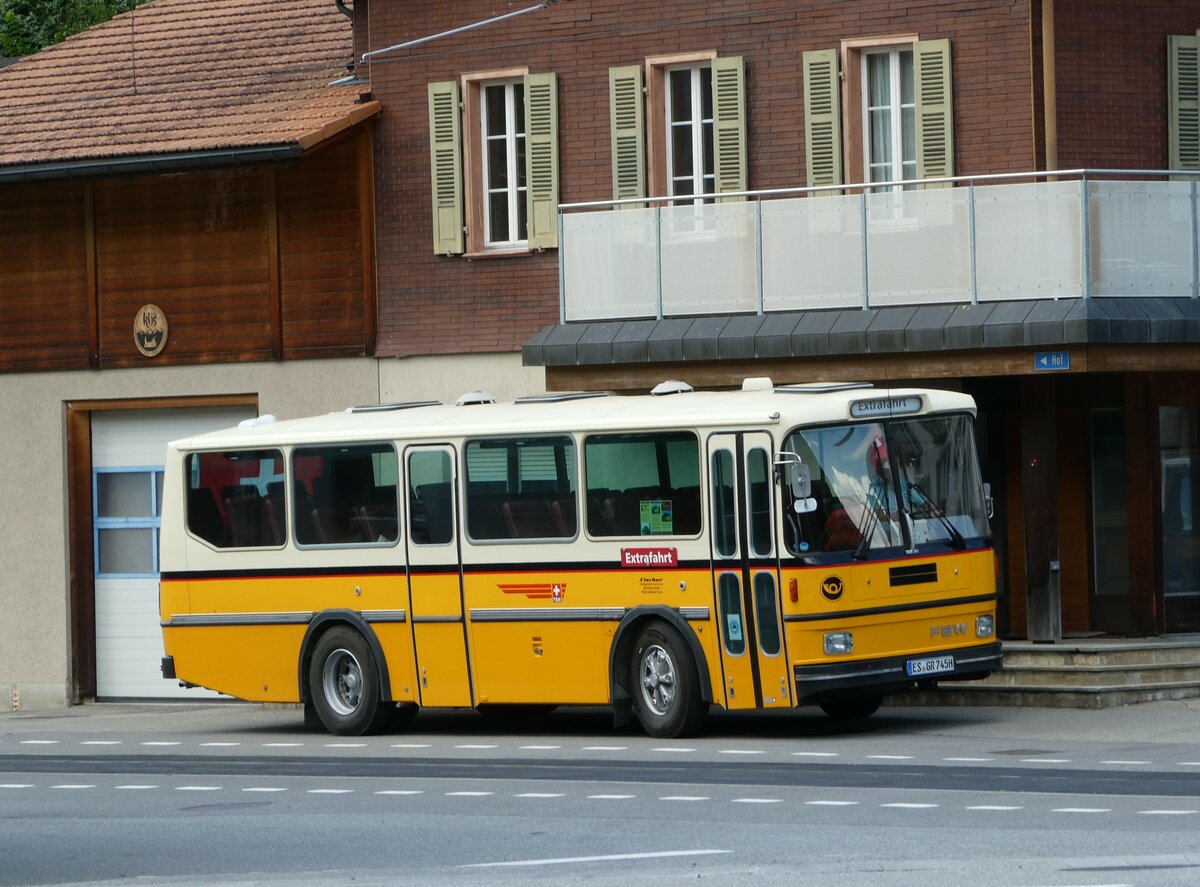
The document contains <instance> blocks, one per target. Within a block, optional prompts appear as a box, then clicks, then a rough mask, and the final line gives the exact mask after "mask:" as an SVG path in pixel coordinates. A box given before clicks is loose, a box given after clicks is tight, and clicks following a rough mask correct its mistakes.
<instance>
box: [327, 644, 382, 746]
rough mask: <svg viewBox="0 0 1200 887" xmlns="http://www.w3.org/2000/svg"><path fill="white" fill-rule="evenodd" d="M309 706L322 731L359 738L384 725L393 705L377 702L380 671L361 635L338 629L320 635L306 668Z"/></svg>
mask: <svg viewBox="0 0 1200 887" xmlns="http://www.w3.org/2000/svg"><path fill="white" fill-rule="evenodd" d="M308 687H309V693H310V696H311V698H312V706H313V709H314V710H315V712H316V715H317V717H318V718H319V719H320V721H321V723H322V724H323V725H324V727H325V729H326V730H328V731H329V732H330V733H333V734H335V735H337V736H362V735H363V734H365V733H373V732H375V731H377V730H379V729H380V728H382V727H384V726H386V725H387V721H388V720H389V718H390V716H391V713H392V709H394V708H395V705H394V703H391V702H383V703H381V702H380V694H379V671H378V669H377V668H376V665H375V657H374V655H372V653H371V648H370V647H369V646H368V645H367V642H366V641H365V640H364V639H363V636H362V635H360V634H359V633H358V632H356V631H354V630H353V629H351V628H346V627H344V626H338V627H336V628H331V629H329V631H327V632H325V634H323V635H321V637H320V639H319V640H318V641H317V645H316V647H315V648H314V649H313V655H312V661H311V662H310V663H309V667H308Z"/></svg>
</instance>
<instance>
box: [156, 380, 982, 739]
mask: <svg viewBox="0 0 1200 887" xmlns="http://www.w3.org/2000/svg"><path fill="white" fill-rule="evenodd" d="M974 411H975V406H974V403H973V401H972V400H971V398H970V397H968V396H966V395H963V394H958V393H953V392H947V391H935V390H921V389H915V388H914V389H889V390H879V389H873V388H871V387H870V386H866V385H859V384H846V385H831V384H818V385H792V386H780V387H775V386H773V385H772V384H771V382H770V380H769V379H749V380H747V381H746V383H745V385H744V386H743V388H742V390H738V391H724V392H700V391H692V390H691V389H690V388H688V386H686V385H683V384H681V383H664V385H661V386H659V388H657V389H655V393H654V394H651V395H647V396H614V395H603V394H590V393H588V394H559V395H556V394H551V395H541V396H536V397H529V398H521V399H518V400H516V401H514V402H512V403H495V402H492V400H491V399H490V398H488V397H487V396H486V395H479V394H478V393H476V395H475V396H464V398H463V399H461V400H460V401H459V403H457V404H445V405H443V404H436V403H398V404H380V405H371V406H364V407H354V408H351V409H348V410H346V411H345V412H339V413H333V414H330V415H326V416H317V417H313V418H307V419H297V420H290V421H275V420H274V418H273V417H271V416H262V417H260V418H258V419H255V420H249V421H247V422H243V423H242V424H241V425H240V426H239V427H237V428H234V429H230V430H228V431H220V432H215V433H211V434H204V435H199V436H196V437H192V438H189V439H187V440H180V441H175V442H173V443H172V444H170V445H169V448H168V453H167V460H166V470H165V481H164V491H163V507H162V515H163V516H162V534H161V542H160V545H161V554H160V561H161V567H162V577H161V589H160V609H161V620H162V629H163V643H164V648H165V653H166V656H165V657H164V660H163V674H164V677H167V678H171V679H177V680H179V681H181V682H183V683H185V684H189V685H198V686H202V687H208V688H210V689H213V690H217V691H219V692H221V693H225V694H229V695H232V696H235V697H238V698H241V699H246V700H254V701H262V702H284V703H286V702H291V703H303V704H304V706H305V716H306V719H307V720H310V721H314V722H315V721H319V723H320V724H322V725H324V727H325V728H326V729H328V730H329V731H331V732H333V733H337V734H362V733H366V732H370V731H377V730H382V729H386V728H388V727H390V726H394V725H397V724H398V723H400V722H402V721H403V719H404V718H406V717H409V716H411V714H412V713H414V712H415V711H416V710H417V709H418V708H419V707H439V706H444V707H479V708H486V707H489V706H495V707H502V706H530V707H539V708H548V707H553V706H557V705H611V706H612V707H613V709H614V711H615V715H616V723H617V725H618V726H619V725H623V724H626V723H629V722H630V720H631V719H632V718H636V720H637V721H638V722H639V723H640V725H641V727H642V728H643V729H644V730H645V731H646V732H647V733H649V734H650V735H652V736H662V737H670V736H680V735H684V734H688V733H694V732H696V731H698V730H700V729H701V727H702V725H703V722H704V719H705V716H706V714H707V712H708V710H709V708H710V706H718V707H720V708H723V709H727V710H740V709H764V708H792V707H796V706H800V705H805V704H816V705H820V706H821V707H822V708H823V709H824V710H825V711H826V712H828V713H829V714H830V715H833V716H834V717H865V716H867V715H869V714H871V713H872V712H874V711H875V709H876V708H877V707H878V706H879V704H880V701H881V699H882V698H883V696H884V694H887V693H890V692H894V691H899V690H903V689H906V688H912V687H914V686H929V685H932V684H934V683H936V682H938V681H944V680H969V679H974V678H980V677H983V676H986V675H987V674H988V673H990V672H991V671H993V670H995V669H997V668H999V666H1000V645H999V643H998V642H997V640H996V637H995V606H996V587H995V569H994V555H993V552H992V547H991V540H990V535H989V529H988V515H987V511H988V502H987V499H986V496H985V492H984V489H983V486H982V485H981V483H980V477H979V469H978V464H977V461H976V455H975V445H974V438H973V421H974Z"/></svg>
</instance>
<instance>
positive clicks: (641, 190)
mask: <svg viewBox="0 0 1200 887" xmlns="http://www.w3.org/2000/svg"><path fill="white" fill-rule="evenodd" d="M644 108H645V103H644V102H643V101H642V69H641V68H640V67H639V66H637V65H630V66H629V67H627V68H609V69H608V113H609V121H610V130H611V133H612V180H613V199H614V200H626V199H630V198H634V197H645V196H646V163H645V156H646V153H645V144H644V143H645V127H644V124H643V122H642V120H643V115H644V114H645V110H644ZM628 205H629V206H635V204H628Z"/></svg>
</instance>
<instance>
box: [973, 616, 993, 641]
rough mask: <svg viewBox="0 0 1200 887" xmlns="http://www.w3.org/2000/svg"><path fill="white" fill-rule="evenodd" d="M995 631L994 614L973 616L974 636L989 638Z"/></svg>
mask: <svg viewBox="0 0 1200 887" xmlns="http://www.w3.org/2000/svg"><path fill="white" fill-rule="evenodd" d="M995 633H996V618H995V617H994V616H976V617H975V637H977V638H990V637H992V636H993V635H994V634H995Z"/></svg>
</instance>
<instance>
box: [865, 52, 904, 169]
mask: <svg viewBox="0 0 1200 887" xmlns="http://www.w3.org/2000/svg"><path fill="white" fill-rule="evenodd" d="M861 83H862V91H863V94H862V109H863V134H864V138H863V176H864V180H865V181H868V182H889V181H897V180H900V179H905V180H911V179H915V178H917V125H916V89H915V82H914V76H913V51H912V48H911V47H906V48H893V49H884V50H876V51H872V52H864V53H863V54H862V79H861ZM908 187H912V186H908ZM896 190H899V187H897V188H896Z"/></svg>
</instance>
